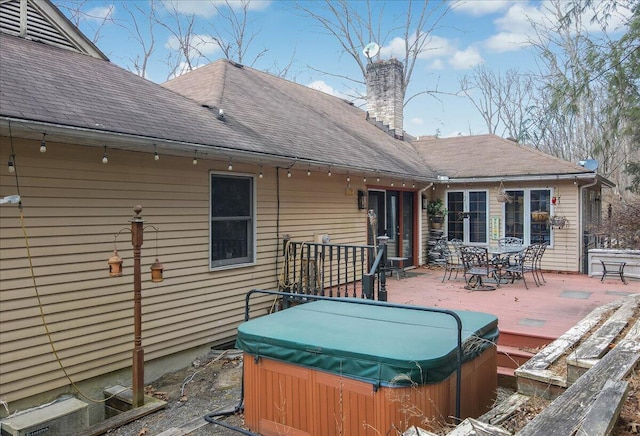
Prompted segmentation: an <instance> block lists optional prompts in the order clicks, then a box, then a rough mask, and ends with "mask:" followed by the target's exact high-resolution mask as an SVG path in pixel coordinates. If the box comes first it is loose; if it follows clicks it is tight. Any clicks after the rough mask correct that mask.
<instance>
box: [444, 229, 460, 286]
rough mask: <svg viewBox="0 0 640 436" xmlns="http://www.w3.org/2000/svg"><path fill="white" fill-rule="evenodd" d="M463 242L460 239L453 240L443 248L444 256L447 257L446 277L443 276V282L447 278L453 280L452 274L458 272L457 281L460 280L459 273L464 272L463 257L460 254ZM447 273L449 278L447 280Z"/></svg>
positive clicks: (445, 265) (445, 264)
mask: <svg viewBox="0 0 640 436" xmlns="http://www.w3.org/2000/svg"><path fill="white" fill-rule="evenodd" d="M461 246H462V241H461V240H460V239H452V240H451V241H449V243H448V244H447V243H445V244H443V246H442V250H443V254H444V255H445V263H444V276H442V282H443V283H444V280H445V278H446V279H447V280H451V274H453V272H454V271H455V272H456V277H455V278H456V279H457V278H458V272H460V271H464V264H463V263H462V256H461V254H460V247H461ZM447 273H449V277H448V278H447Z"/></svg>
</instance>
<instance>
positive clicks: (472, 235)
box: [447, 191, 489, 244]
mask: <svg viewBox="0 0 640 436" xmlns="http://www.w3.org/2000/svg"><path fill="white" fill-rule="evenodd" d="M488 206H489V205H488V202H487V191H451V192H447V209H448V211H449V214H448V215H447V238H448V239H449V240H451V239H460V240H462V241H464V242H465V243H468V244H486V243H487V242H488V240H489V239H488V234H489V225H488V222H489V220H488V219H487V213H488Z"/></svg>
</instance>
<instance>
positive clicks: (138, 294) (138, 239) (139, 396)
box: [108, 205, 164, 407]
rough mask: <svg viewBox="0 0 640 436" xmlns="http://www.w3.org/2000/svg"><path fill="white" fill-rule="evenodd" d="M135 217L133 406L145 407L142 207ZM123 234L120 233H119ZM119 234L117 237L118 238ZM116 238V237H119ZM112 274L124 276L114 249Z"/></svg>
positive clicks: (158, 273)
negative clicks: (141, 259)
mask: <svg viewBox="0 0 640 436" xmlns="http://www.w3.org/2000/svg"><path fill="white" fill-rule="evenodd" d="M133 211H134V212H135V216H134V217H133V218H131V220H130V222H131V245H132V246H133V362H132V369H131V377H132V391H133V403H132V406H133V407H140V406H143V405H144V349H143V348H142V271H141V266H140V258H141V253H142V243H143V239H144V227H143V224H144V220H143V219H142V216H141V215H140V213H141V212H142V206H140V205H137V206H135V207H134V208H133ZM150 227H153V228H154V229H155V231H156V260H155V262H154V263H153V264H152V265H151V281H152V282H154V283H158V282H161V281H162V280H163V278H162V273H163V270H164V267H163V266H162V264H161V263H160V262H159V261H158V257H157V249H158V241H157V238H158V236H157V235H158V233H157V232H158V229H157V228H156V227H154V226H150ZM123 230H126V229H123ZM118 234H120V232H118ZM118 234H117V235H118ZM117 235H116V238H117ZM108 263H109V274H110V276H112V277H119V276H122V263H123V261H122V258H120V256H118V252H117V251H116V250H115V249H114V251H113V256H112V257H111V258H110V259H109V261H108Z"/></svg>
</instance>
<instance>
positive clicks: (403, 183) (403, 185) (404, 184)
mask: <svg viewBox="0 0 640 436" xmlns="http://www.w3.org/2000/svg"><path fill="white" fill-rule="evenodd" d="M405 186H407V184H406V183H405V182H404V180H403V181H402V187H403V188H404V187H405Z"/></svg>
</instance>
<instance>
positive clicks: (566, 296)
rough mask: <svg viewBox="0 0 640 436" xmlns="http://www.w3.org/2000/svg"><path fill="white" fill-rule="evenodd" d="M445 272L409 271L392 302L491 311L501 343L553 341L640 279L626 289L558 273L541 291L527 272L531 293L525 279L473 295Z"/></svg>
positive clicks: (396, 284)
mask: <svg viewBox="0 0 640 436" xmlns="http://www.w3.org/2000/svg"><path fill="white" fill-rule="evenodd" d="M443 272H444V271H443V270H442V269H440V268H435V267H433V268H432V267H421V268H416V269H413V270H411V271H408V272H407V278H401V279H400V280H397V279H396V277H395V276H394V277H389V278H388V279H387V292H388V301H389V302H393V303H401V304H415V305H420V306H431V307H439V308H443V309H461V310H474V311H479V312H487V313H492V314H494V315H496V316H497V317H498V327H499V328H500V333H501V339H502V337H503V336H504V337H508V336H509V335H513V334H515V335H524V336H529V337H540V338H544V339H546V341H545V342H547V343H548V342H551V341H552V340H555V339H556V338H558V337H559V336H560V335H562V334H563V333H564V332H566V331H567V330H569V329H570V328H571V327H573V325H575V324H577V323H578V322H579V321H580V320H581V319H582V318H584V317H585V316H586V315H588V314H589V313H590V312H591V311H592V310H593V309H595V308H596V307H598V306H601V305H603V304H606V303H609V302H611V301H614V300H617V299H619V298H620V297H622V296H627V295H631V294H634V293H638V292H640V282H639V281H633V280H631V281H628V284H627V285H625V284H624V283H622V281H621V280H620V279H619V278H614V277H611V278H609V277H607V278H606V279H605V280H604V282H600V278H599V277H598V278H596V277H588V276H586V275H582V274H557V273H545V274H544V277H545V279H546V284H543V285H542V286H540V287H536V286H535V284H533V280H530V279H529V278H530V274H529V273H528V274H527V283H528V284H529V289H525V286H524V283H522V281H521V280H520V281H516V282H515V283H514V284H503V285H502V286H500V287H499V288H497V289H496V290H494V291H468V290H466V289H464V280H463V278H462V276H461V275H459V276H458V279H454V278H452V279H451V280H445V281H444V283H443V282H442V276H443ZM501 342H502V341H501Z"/></svg>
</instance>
